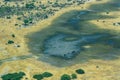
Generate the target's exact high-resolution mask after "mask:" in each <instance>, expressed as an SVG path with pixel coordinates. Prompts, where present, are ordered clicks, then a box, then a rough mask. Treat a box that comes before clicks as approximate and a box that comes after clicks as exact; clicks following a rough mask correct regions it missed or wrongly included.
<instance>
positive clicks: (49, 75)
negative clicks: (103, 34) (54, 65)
mask: <svg viewBox="0 0 120 80" xmlns="http://www.w3.org/2000/svg"><path fill="white" fill-rule="evenodd" d="M42 76H43V77H51V76H53V74H52V73H50V72H44V73H43V74H42Z"/></svg>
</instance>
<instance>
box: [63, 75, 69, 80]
mask: <svg viewBox="0 0 120 80" xmlns="http://www.w3.org/2000/svg"><path fill="white" fill-rule="evenodd" d="M61 80H71V77H70V75H68V74H63V75H62V76H61Z"/></svg>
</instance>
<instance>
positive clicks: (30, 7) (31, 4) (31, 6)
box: [25, 3, 35, 9]
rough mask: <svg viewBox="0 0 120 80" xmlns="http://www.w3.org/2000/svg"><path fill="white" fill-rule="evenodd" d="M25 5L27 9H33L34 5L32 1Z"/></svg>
mask: <svg viewBox="0 0 120 80" xmlns="http://www.w3.org/2000/svg"><path fill="white" fill-rule="evenodd" d="M25 7H26V8H28V9H33V8H34V7H35V5H34V3H29V4H26V6H25Z"/></svg>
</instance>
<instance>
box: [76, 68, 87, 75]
mask: <svg viewBox="0 0 120 80" xmlns="http://www.w3.org/2000/svg"><path fill="white" fill-rule="evenodd" d="M76 73H78V74H85V71H84V70H83V69H77V70H76Z"/></svg>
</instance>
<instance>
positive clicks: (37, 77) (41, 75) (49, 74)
mask: <svg viewBox="0 0 120 80" xmlns="http://www.w3.org/2000/svg"><path fill="white" fill-rule="evenodd" d="M52 76H53V74H52V73H50V72H44V73H42V74H36V75H33V78H35V79H37V80H42V79H44V78H48V77H52Z"/></svg>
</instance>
